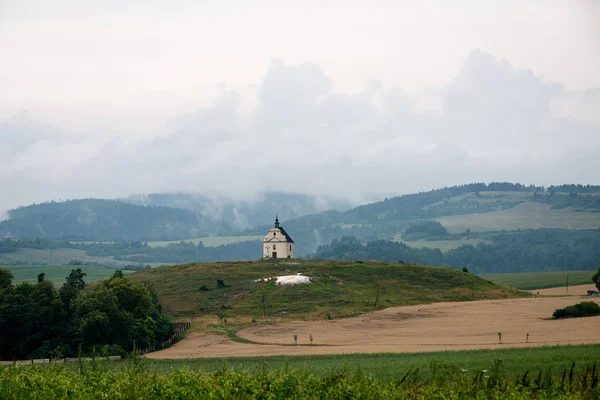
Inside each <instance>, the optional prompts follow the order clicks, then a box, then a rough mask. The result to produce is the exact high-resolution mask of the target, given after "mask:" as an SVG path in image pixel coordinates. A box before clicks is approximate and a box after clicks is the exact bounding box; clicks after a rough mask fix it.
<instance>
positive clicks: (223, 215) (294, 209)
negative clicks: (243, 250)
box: [124, 191, 353, 231]
mask: <svg viewBox="0 0 600 400" xmlns="http://www.w3.org/2000/svg"><path fill="white" fill-rule="evenodd" d="M124 201H127V202H130V203H132V204H138V205H155V206H162V207H172V208H182V209H185V210H190V211H194V212H195V213H198V214H200V215H202V216H204V217H207V218H211V219H213V220H215V221H224V222H225V223H226V224H227V225H228V226H231V227H232V229H233V230H234V231H241V230H244V229H249V228H252V227H254V226H257V225H262V224H264V223H265V222H266V221H271V220H273V219H274V218H275V214H276V213H277V214H279V218H280V219H281V220H282V221H284V220H289V219H293V218H298V217H302V216H304V215H310V214H315V213H318V212H321V211H325V210H338V211H343V210H347V209H350V208H352V206H353V204H352V203H351V202H349V201H346V200H341V199H337V198H333V197H328V196H313V195H304V194H296V193H285V192H275V191H270V192H264V193H258V194H257V195H255V196H252V197H250V198H247V199H237V200H236V199H232V198H229V197H223V196H204V195H201V194H197V193H150V194H145V195H141V194H140V195H131V196H129V197H127V198H125V199H124Z"/></svg>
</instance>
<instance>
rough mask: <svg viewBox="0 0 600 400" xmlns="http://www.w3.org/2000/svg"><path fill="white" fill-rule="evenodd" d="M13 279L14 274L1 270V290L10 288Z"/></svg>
mask: <svg viewBox="0 0 600 400" xmlns="http://www.w3.org/2000/svg"><path fill="white" fill-rule="evenodd" d="M13 278H14V276H13V274H12V272H10V271H9V270H7V269H0V290H2V289H7V288H9V287H10V285H11V284H12V280H13Z"/></svg>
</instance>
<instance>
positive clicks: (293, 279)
mask: <svg viewBox="0 0 600 400" xmlns="http://www.w3.org/2000/svg"><path fill="white" fill-rule="evenodd" d="M273 279H274V280H275V284H276V285H281V286H294V285H308V284H311V283H312V282H311V280H310V278H309V277H308V276H303V275H301V273H298V274H297V275H284V276H274V277H272V278H263V279H257V280H255V281H254V282H261V281H262V282H268V281H270V280H273Z"/></svg>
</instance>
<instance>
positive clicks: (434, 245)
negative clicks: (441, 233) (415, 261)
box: [393, 234, 491, 253]
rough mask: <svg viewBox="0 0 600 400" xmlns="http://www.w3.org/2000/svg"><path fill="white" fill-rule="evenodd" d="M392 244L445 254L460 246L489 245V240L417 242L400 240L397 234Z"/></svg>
mask: <svg viewBox="0 0 600 400" xmlns="http://www.w3.org/2000/svg"><path fill="white" fill-rule="evenodd" d="M393 241H394V242H398V243H404V244H406V245H407V246H411V247H416V248H421V247H427V248H429V249H440V251H441V252H442V253H445V252H447V251H449V250H452V249H456V248H458V247H460V246H463V245H465V244H470V245H472V246H477V245H478V244H479V243H491V241H490V240H485V239H467V238H462V239H455V240H426V239H419V240H410V241H407V240H404V239H403V238H402V235H401V234H398V235H396V236H394V239H393Z"/></svg>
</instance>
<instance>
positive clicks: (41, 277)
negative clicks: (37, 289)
mask: <svg viewBox="0 0 600 400" xmlns="http://www.w3.org/2000/svg"><path fill="white" fill-rule="evenodd" d="M45 278H46V274H45V273H43V272H42V273H40V274H38V276H37V279H38V283H41V282H44V279H45Z"/></svg>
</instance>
